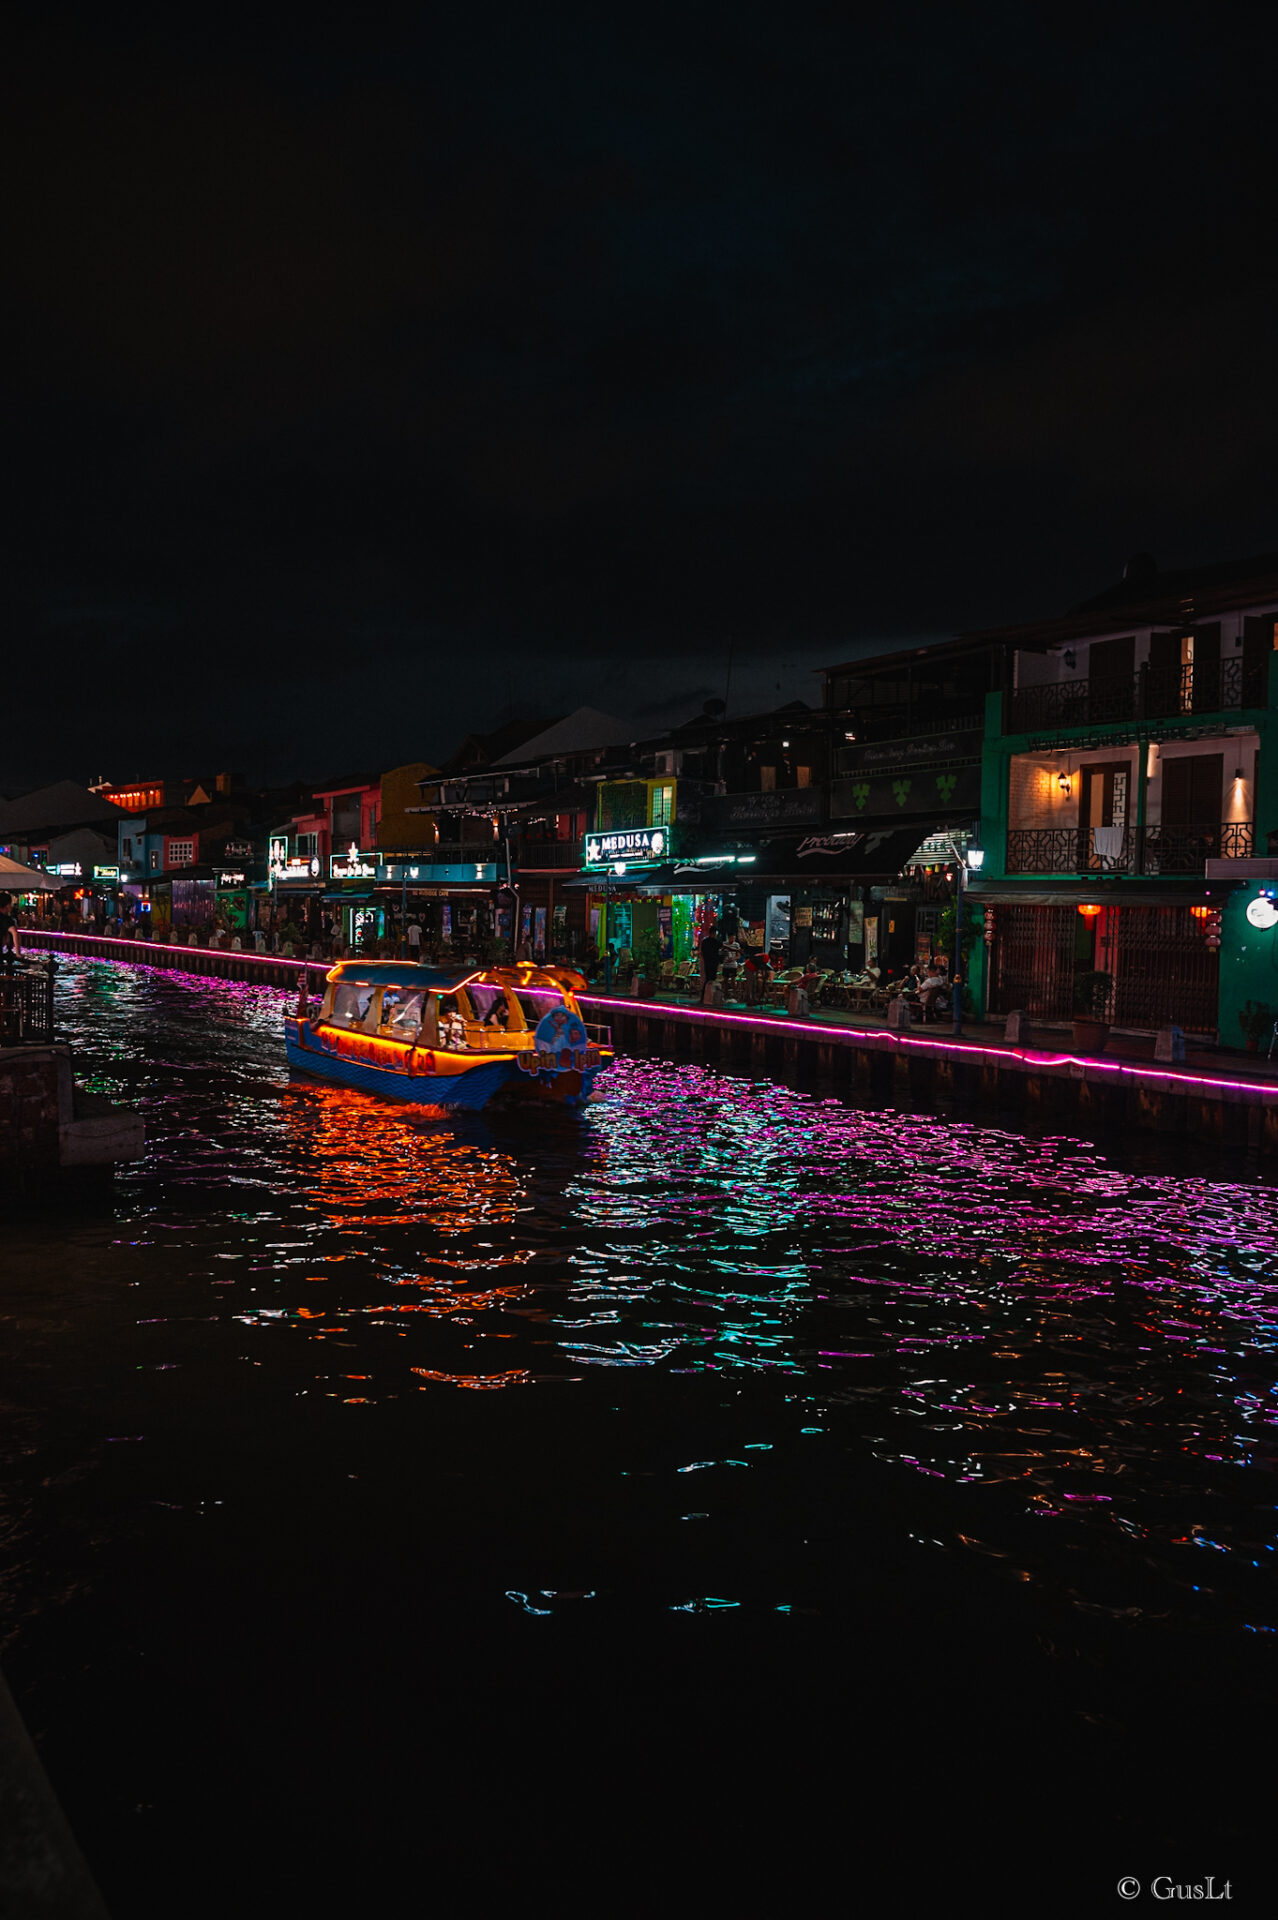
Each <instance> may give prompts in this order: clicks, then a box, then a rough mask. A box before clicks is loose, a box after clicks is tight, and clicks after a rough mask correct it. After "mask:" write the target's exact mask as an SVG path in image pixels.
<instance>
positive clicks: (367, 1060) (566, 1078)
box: [284, 960, 613, 1112]
mask: <svg viewBox="0 0 1278 1920" xmlns="http://www.w3.org/2000/svg"><path fill="white" fill-rule="evenodd" d="M585 984H586V983H585V980H584V979H583V978H582V976H581V975H580V974H579V973H576V972H574V971H573V969H572V968H570V967H538V966H531V965H526V964H521V965H518V966H510V967H474V966H471V967H456V968H452V969H449V968H439V967H425V966H418V965H416V964H414V963H413V962H411V961H399V960H342V961H339V963H338V964H337V966H335V967H334V968H332V970H331V971H330V972H329V973H328V974H327V976H326V978H325V989H324V997H323V1000H322V1001H321V1002H320V1005H319V1008H318V1011H312V1010H311V1008H310V1006H309V1004H308V1003H307V1002H306V1000H305V994H304V991H303V998H302V1000H301V1001H300V1002H299V1005H298V1009H297V1012H296V1014H295V1015H293V1016H292V1017H290V1018H288V1019H286V1020H285V1022H284V1043H285V1048H286V1051H287V1054H288V1062H289V1065H290V1066H291V1067H296V1068H300V1069H301V1070H302V1071H304V1072H306V1073H314V1074H318V1075H319V1076H320V1077H321V1078H322V1079H325V1080H340V1081H341V1082H342V1083H343V1084H344V1085H346V1086H351V1087H360V1088H362V1089H363V1091H364V1092H365V1093H383V1094H390V1095H391V1096H392V1098H394V1099H397V1100H410V1101H412V1102H413V1104H414V1105H415V1106H423V1107H430V1108H436V1109H439V1110H442V1111H450V1112H452V1111H469V1112H474V1111H475V1110H476V1109H478V1108H480V1107H483V1106H486V1105H487V1104H488V1102H489V1101H490V1100H491V1099H492V1098H493V1096H494V1095H495V1094H499V1093H512V1094H516V1095H523V1096H532V1097H534V1098H538V1099H547V1100H553V1101H556V1102H558V1103H560V1104H561V1105H564V1106H569V1107H577V1106H580V1105H581V1104H582V1103H583V1102H584V1101H585V1100H587V1099H589V1097H590V1091H591V1088H592V1087H593V1086H594V1082H595V1076H596V1074H598V1072H599V1071H600V1069H601V1068H602V1067H605V1066H607V1065H608V1063H609V1061H610V1060H611V1059H612V1057H613V1054H612V1044H611V1042H612V1035H611V1033H610V1031H609V1030H608V1029H607V1028H606V1027H589V1026H587V1024H586V1022H585V1021H584V1020H583V1019H582V1017H581V1009H580V1008H579V1007H578V1005H577V998H576V996H577V993H578V992H579V990H580V989H581V988H583V987H584V986H585Z"/></svg>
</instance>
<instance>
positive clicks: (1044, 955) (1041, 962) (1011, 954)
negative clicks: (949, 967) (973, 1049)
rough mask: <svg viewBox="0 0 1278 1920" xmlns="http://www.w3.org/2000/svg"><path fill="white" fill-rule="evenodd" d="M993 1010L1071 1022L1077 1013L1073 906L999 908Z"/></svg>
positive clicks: (992, 990)
mask: <svg viewBox="0 0 1278 1920" xmlns="http://www.w3.org/2000/svg"><path fill="white" fill-rule="evenodd" d="M994 911H995V914H996V916H997V918H996V922H995V925H996V934H995V940H996V944H995V947H994V954H995V964H994V969H993V979H992V981H991V983H990V986H991V992H990V1012H991V1013H1014V1012H1016V1011H1017V1010H1018V1009H1019V1010H1020V1011H1021V1012H1022V1013H1031V1014H1036V1015H1037V1016H1038V1018H1039V1019H1040V1020H1069V1019H1070V1018H1072V1016H1073V1012H1074V941H1075V937H1076V936H1075V928H1076V926H1077V921H1078V916H1077V914H1076V912H1075V910H1074V908H1073V907H1020V906H1006V907H1004V906H999V907H996V908H995V909H994Z"/></svg>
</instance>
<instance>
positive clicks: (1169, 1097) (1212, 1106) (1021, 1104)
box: [582, 995, 1278, 1154]
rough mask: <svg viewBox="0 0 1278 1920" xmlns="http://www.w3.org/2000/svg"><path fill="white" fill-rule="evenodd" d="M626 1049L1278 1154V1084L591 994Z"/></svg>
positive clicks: (1241, 1073) (844, 1088) (868, 1097)
mask: <svg viewBox="0 0 1278 1920" xmlns="http://www.w3.org/2000/svg"><path fill="white" fill-rule="evenodd" d="M582 1004H583V1006H588V1007H589V1009H590V1012H591V1015H592V1017H593V1018H595V1019H599V1020H605V1021H607V1022H608V1023H609V1024H610V1025H611V1027H612V1030H613V1038H614V1040H615V1042H616V1044H617V1046H618V1048H619V1049H620V1050H621V1051H622V1052H624V1053H633V1054H643V1055H660V1056H662V1057H664V1058H667V1059H676V1060H677V1059H687V1058H689V1057H690V1058H692V1059H694V1060H699V1061H700V1060H705V1061H707V1062H709V1061H713V1063H714V1064H715V1065H716V1066H718V1067H719V1068H720V1069H721V1070H722V1071H724V1072H727V1073H743V1074H757V1075H766V1076H767V1077H769V1078H772V1079H779V1080H784V1081H785V1082H787V1084H789V1085H792V1086H802V1087H805V1088H810V1089H811V1090H812V1091H820V1092H829V1093H838V1094H846V1095H847V1096H848V1097H849V1098H850V1099H854V1100H858V1101H861V1102H866V1103H874V1102H878V1101H886V1100H893V1099H896V1100H901V1101H904V1102H908V1103H909V1104H910V1105H912V1106H922V1107H926V1106H928V1105H930V1104H932V1103H940V1104H943V1105H944V1106H945V1107H946V1108H947V1109H951V1110H952V1109H956V1108H957V1109H962V1108H970V1109H972V1110H975V1111H980V1112H982V1113H984V1114H986V1115H989V1116H990V1117H993V1116H994V1115H995V1114H999V1115H1003V1116H1006V1117H1008V1118H1010V1119H1012V1120H1013V1121H1015V1119H1016V1118H1018V1117H1020V1118H1022V1119H1025V1120H1032V1121H1033V1122H1034V1123H1035V1124H1037V1125H1047V1126H1060V1127H1061V1128H1062V1129H1063V1130H1065V1131H1075V1130H1077V1131H1079V1132H1084V1133H1095V1132H1101V1131H1104V1130H1108V1129H1110V1128H1115V1127H1122V1128H1124V1129H1128V1130H1133V1129H1134V1130H1137V1131H1140V1132H1156V1133H1174V1134H1179V1135H1181V1136H1182V1137H1184V1138H1186V1139H1190V1140H1202V1141H1205V1142H1209V1143H1210V1144H1211V1145H1213V1146H1216V1147H1223V1148H1237V1149H1239V1150H1240V1151H1243V1152H1247V1151H1251V1152H1258V1153H1262V1154H1273V1153H1275V1152H1278V1077H1275V1078H1266V1077H1264V1076H1263V1074H1262V1071H1261V1070H1260V1069H1259V1068H1258V1067H1257V1068H1255V1069H1253V1070H1252V1072H1251V1073H1250V1074H1249V1073H1248V1071H1247V1068H1246V1066H1245V1064H1244V1063H1242V1062H1240V1063H1239V1070H1238V1071H1222V1070H1220V1069H1206V1068H1201V1069H1200V1068H1195V1067H1193V1066H1175V1067H1171V1066H1154V1065H1146V1064H1145V1062H1144V1061H1139V1060H1124V1059H1109V1058H1096V1059H1093V1058H1089V1057H1084V1056H1080V1055H1077V1054H1074V1053H1071V1052H1069V1051H1067V1050H1065V1049H1061V1050H1060V1051H1048V1050H1047V1049H1045V1048H1026V1047H1009V1046H1006V1045H998V1044H993V1043H991V1042H989V1041H988V1040H985V1039H975V1040H968V1039H965V1038H964V1039H955V1038H953V1037H952V1036H949V1035H944V1034H930V1033H927V1034H925V1033H921V1032H891V1031H889V1030H887V1029H886V1028H879V1029H859V1028H855V1027H850V1026H834V1025H830V1024H826V1023H824V1022H818V1021H813V1020H809V1021H799V1020H790V1019H787V1018H783V1017H779V1016H777V1015H769V1014H751V1013H748V1012H742V1013H732V1012H727V1013H719V1012H714V1011H711V1010H709V1009H706V1008H701V1007H678V1006H671V1005H669V1004H668V1003H666V1002H661V1001H644V1000H617V999H611V998H604V997H602V996H592V995H583V996H582Z"/></svg>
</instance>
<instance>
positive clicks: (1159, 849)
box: [1007, 820, 1256, 874]
mask: <svg viewBox="0 0 1278 1920" xmlns="http://www.w3.org/2000/svg"><path fill="white" fill-rule="evenodd" d="M1114 831H1115V830H1114V829H1107V828H1103V827H1102V828H1099V829H1098V828H1095V827H1013V828H1012V829H1011V830H1010V832H1009V833H1008V836H1007V871H1008V872H1009V873H1133V872H1137V873H1145V874H1165V873H1201V872H1202V870H1203V866H1204V864H1205V862H1206V861H1208V860H1249V859H1250V858H1251V856H1252V853H1253V850H1254V848H1255V843H1256V829H1255V827H1254V826H1253V825H1252V823H1251V821H1249V820H1227V821H1223V822H1221V823H1220V824H1218V825H1217V824H1206V825H1202V826H1188V827H1176V826H1164V825H1162V824H1161V823H1160V822H1154V823H1151V824H1149V825H1147V826H1146V827H1145V830H1144V833H1143V835H1141V836H1140V837H1139V838H1138V836H1137V833H1136V829H1135V828H1134V827H1126V828H1122V829H1120V830H1118V837H1117V838H1116V839H1115V838H1111V835H1112V834H1113V833H1114ZM1097 832H1100V833H1101V834H1102V836H1103V838H1102V842H1101V847H1102V851H1098V850H1097V846H1096V835H1097ZM1138 854H1139V856H1140V858H1139V860H1138V859H1137V855H1138Z"/></svg>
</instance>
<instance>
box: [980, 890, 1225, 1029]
mask: <svg viewBox="0 0 1278 1920" xmlns="http://www.w3.org/2000/svg"><path fill="white" fill-rule="evenodd" d="M994 912H995V915H996V920H995V927H996V933H995V946H994V965H993V967H992V969H991V978H990V1012H991V1013H1012V1012H1014V1011H1015V1010H1016V1009H1017V1008H1020V1009H1021V1010H1022V1011H1023V1012H1025V1013H1029V1014H1033V1015H1035V1016H1036V1017H1037V1018H1038V1019H1040V1020H1070V1019H1072V1018H1073V1015H1074V977H1075V974H1076V973H1077V972H1078V971H1079V970H1080V969H1082V970H1087V968H1088V967H1089V965H1090V963H1089V962H1088V961H1087V960H1080V959H1079V958H1078V957H1077V953H1078V947H1077V942H1078V937H1079V923H1078V914H1077V909H1076V908H1074V907H1065V906H1061V907H1045V906H1044V907H1030V906H1002V905H1000V906H996V907H995V909H994ZM1095 966H1096V968H1097V970H1098V971H1100V972H1103V973H1108V974H1110V975H1111V976H1112V978H1113V981H1114V990H1113V994H1112V997H1111V1006H1110V1009H1109V1018H1110V1019H1111V1020H1112V1021H1113V1022H1114V1024H1115V1025H1116V1026H1120V1027H1140V1028H1145V1029H1151V1028H1156V1027H1167V1026H1173V1025H1174V1026H1178V1027H1183V1028H1184V1029H1185V1031H1186V1032H1187V1033H1215V1031H1216V1019H1217V1007H1218V990H1219V980H1220V956H1219V954H1218V953H1217V952H1216V951H1215V950H1214V949H1213V948H1211V947H1209V946H1208V945H1207V941H1206V938H1205V935H1204V932H1203V928H1202V925H1201V924H1200V922H1199V921H1197V920H1196V919H1195V918H1194V916H1193V914H1192V913H1191V912H1190V910H1189V908H1188V907H1129V906H1122V907H1106V908H1105V910H1104V912H1103V913H1102V914H1101V916H1100V924H1099V926H1098V928H1097V935H1096V957H1095Z"/></svg>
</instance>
